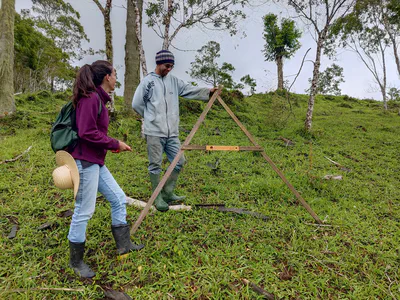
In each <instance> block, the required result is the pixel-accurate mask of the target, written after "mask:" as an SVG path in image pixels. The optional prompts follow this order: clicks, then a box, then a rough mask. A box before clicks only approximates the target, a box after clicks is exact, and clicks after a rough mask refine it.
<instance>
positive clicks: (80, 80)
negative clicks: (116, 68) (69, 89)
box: [72, 60, 113, 107]
mask: <svg viewBox="0 0 400 300" xmlns="http://www.w3.org/2000/svg"><path fill="white" fill-rule="evenodd" d="M112 71H113V66H112V65H111V64H110V63H109V62H108V61H105V60H98V61H95V62H94V63H93V64H92V65H88V64H86V65H84V66H83V67H82V68H80V69H79V71H78V74H77V75H76V78H75V82H74V87H73V96H72V102H73V104H74V106H75V107H76V105H77V104H78V102H79V100H80V99H81V98H87V97H89V94H90V93H93V92H95V91H96V87H97V86H99V85H101V83H102V82H103V79H104V77H105V76H106V75H107V74H108V75H111V73H112Z"/></svg>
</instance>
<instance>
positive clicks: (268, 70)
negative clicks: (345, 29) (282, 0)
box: [16, 0, 400, 100]
mask: <svg viewBox="0 0 400 300" xmlns="http://www.w3.org/2000/svg"><path fill="white" fill-rule="evenodd" d="M66 2H69V3H71V4H72V6H73V7H74V8H75V9H76V10H77V11H78V12H79V13H80V15H81V20H80V21H81V23H82V25H83V26H84V28H85V31H86V34H87V35H88V37H89V39H90V43H89V45H85V46H87V47H89V46H90V47H92V48H94V49H96V50H97V49H104V48H105V33H104V27H103V17H102V14H101V12H100V10H99V9H98V7H97V6H96V5H95V4H94V2H93V1H92V0H67V1H66ZM100 2H103V3H105V1H100ZM145 2H146V1H145ZM271 2H272V1H271ZM113 4H114V7H113V10H112V20H111V21H112V29H113V45H114V65H115V67H116V68H117V73H118V80H119V81H120V82H121V83H122V84H123V82H124V80H123V79H124V55H125V53H124V47H125V33H126V29H125V22H126V9H125V8H124V7H125V6H126V0H113ZM31 6H32V2H31V0H16V10H17V12H20V10H21V9H26V8H27V9H29V8H31ZM271 12H273V13H275V14H278V15H280V16H282V17H289V16H288V12H287V10H286V9H285V8H284V7H282V6H278V5H276V4H273V3H271V4H264V5H260V6H254V7H252V8H246V11H245V13H246V14H247V18H246V19H245V20H243V21H241V22H240V23H239V25H238V28H239V29H240V32H243V31H244V32H245V33H246V36H244V35H243V34H241V33H239V34H238V35H236V36H234V37H231V36H230V35H229V34H228V33H223V32H216V31H206V30H203V29H201V28H194V29H192V30H182V31H180V32H179V34H178V35H177V38H176V39H175V41H174V46H175V47H176V48H178V49H184V50H197V49H200V48H201V47H202V46H203V45H205V44H206V43H207V42H208V41H210V40H214V41H217V42H219V43H220V44H221V52H220V54H221V57H220V60H219V62H220V64H222V62H228V63H231V64H232V65H233V66H234V67H235V68H236V71H235V72H234V73H233V77H234V80H235V81H236V82H238V81H239V79H240V78H241V77H242V76H244V75H246V74H249V75H250V76H251V77H252V78H254V79H256V82H257V92H265V91H269V90H274V89H276V86H277V79H276V78H277V76H276V74H277V72H276V64H275V63H274V62H266V61H264V56H263V53H262V49H263V46H264V44H265V41H264V39H263V21H262V17H263V16H264V15H266V14H267V13H271ZM298 26H299V28H301V30H302V32H303V36H302V38H301V40H300V41H301V44H302V47H301V48H300V50H298V51H297V53H296V55H295V56H294V57H293V58H291V59H290V60H286V61H285V62H284V75H285V77H286V76H287V77H286V78H285V79H288V80H289V82H292V81H293V79H294V76H293V75H295V74H296V73H297V72H298V70H299V68H300V65H301V61H302V59H303V56H304V54H305V53H306V51H307V49H308V48H311V51H310V52H309V53H308V56H307V59H309V60H314V57H315V48H316V44H315V41H314V40H313V39H312V37H311V35H310V33H309V32H308V31H307V29H306V28H303V25H302V24H301V23H299V24H298ZM143 39H144V50H145V53H146V59H147V66H148V70H154V68H155V62H154V57H155V53H156V52H157V51H159V50H160V49H161V46H162V40H161V39H160V38H159V37H158V36H156V35H155V34H154V32H153V31H152V30H151V29H149V28H147V25H144V27H143ZM170 50H171V51H172V52H173V53H174V54H175V68H174V70H173V74H174V75H175V76H177V77H179V78H181V79H183V80H185V81H193V79H191V78H190V77H189V75H188V74H186V72H187V71H188V70H189V68H190V63H191V62H192V61H193V60H194V57H195V55H196V52H195V51H185V52H183V51H178V50H176V49H174V48H172V47H171V48H170ZM99 58H101V57H93V56H92V57H87V58H85V59H84V60H83V61H80V62H77V65H83V64H84V63H91V62H92V61H94V60H96V59H99ZM332 63H336V64H338V65H340V66H341V67H343V68H344V77H345V81H346V82H345V83H342V84H341V89H342V94H347V95H349V96H353V97H357V98H361V99H362V98H373V99H377V100H380V99H381V97H382V96H381V95H380V93H379V92H374V91H373V87H375V83H374V82H373V80H372V75H371V74H370V73H369V71H368V70H367V69H366V67H365V66H364V65H363V64H362V62H361V61H360V60H359V59H358V58H357V56H356V55H355V54H354V53H352V52H349V51H340V52H339V54H338V56H337V57H336V61H330V60H329V59H327V58H325V57H324V58H323V60H322V65H321V70H324V69H325V68H326V67H327V66H330V65H331V64H332ZM387 65H388V66H387V67H388V86H397V87H400V83H399V78H398V76H397V73H396V69H395V63H394V58H393V54H392V53H389V55H388V58H387ZM312 67H313V66H312V62H306V63H305V65H304V67H303V69H302V72H301V75H300V76H299V78H298V79H297V81H296V84H295V85H294V86H293V88H292V91H293V92H296V93H305V89H307V88H308V87H309V83H308V78H310V77H311V76H312ZM291 75H292V76H291ZM200 84H201V83H200ZM201 85H202V84H201ZM119 93H120V94H121V93H122V89H121V90H120V91H119Z"/></svg>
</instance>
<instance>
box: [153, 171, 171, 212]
mask: <svg viewBox="0 0 400 300" xmlns="http://www.w3.org/2000/svg"><path fill="white" fill-rule="evenodd" d="M149 174H150V181H151V188H152V190H153V192H154V190H155V189H156V188H157V186H158V183H159V182H160V174H153V173H149ZM161 194H162V193H161V192H160V193H159V194H158V195H157V197H156V199H155V200H154V206H155V207H156V208H157V210H158V211H162V212H164V211H167V210H168V209H169V206H168V203H167V202H165V201H164V199H163V197H162V195H161Z"/></svg>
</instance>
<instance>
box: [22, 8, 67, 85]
mask: <svg viewBox="0 0 400 300" xmlns="http://www.w3.org/2000/svg"><path fill="white" fill-rule="evenodd" d="M14 53H15V59H14V70H15V72H14V88H15V90H16V91H19V92H25V91H27V90H29V91H30V92H34V91H37V90H40V89H49V88H50V85H51V79H52V78H54V77H57V78H59V80H60V81H61V80H62V81H63V84H64V85H67V86H70V85H72V80H73V79H74V77H75V72H74V69H73V67H72V66H71V65H70V64H69V63H68V58H69V56H68V54H66V53H64V52H63V51H62V50H61V49H60V48H58V47H57V46H56V45H55V43H54V41H53V40H52V39H50V38H48V37H45V36H44V35H43V34H42V33H40V32H39V31H38V30H36V29H35V23H34V21H33V20H32V19H30V18H28V17H27V16H25V17H24V18H22V17H21V16H20V15H19V14H16V15H15V26H14Z"/></svg>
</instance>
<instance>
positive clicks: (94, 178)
mask: <svg viewBox="0 0 400 300" xmlns="http://www.w3.org/2000/svg"><path fill="white" fill-rule="evenodd" d="M75 161H76V164H77V166H78V170H79V176H80V183H79V190H78V193H77V195H76V199H75V209H74V215H73V216H72V221H71V226H70V228H69V234H68V239H69V240H70V241H71V242H73V243H83V242H84V241H85V240H86V227H87V224H88V221H89V220H90V218H91V217H92V216H93V213H94V209H95V206H96V196H97V192H100V193H101V194H103V195H104V197H105V198H106V199H107V200H108V201H109V202H110V204H111V220H112V225H122V224H127V223H126V196H125V193H124V191H123V190H122V189H121V188H120V187H119V185H118V183H117V182H116V181H115V179H114V177H113V176H112V175H111V173H110V171H108V169H107V167H106V166H102V167H100V165H98V164H93V165H91V166H90V167H87V168H83V167H82V164H81V161H80V160H79V159H76V160H75Z"/></svg>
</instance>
